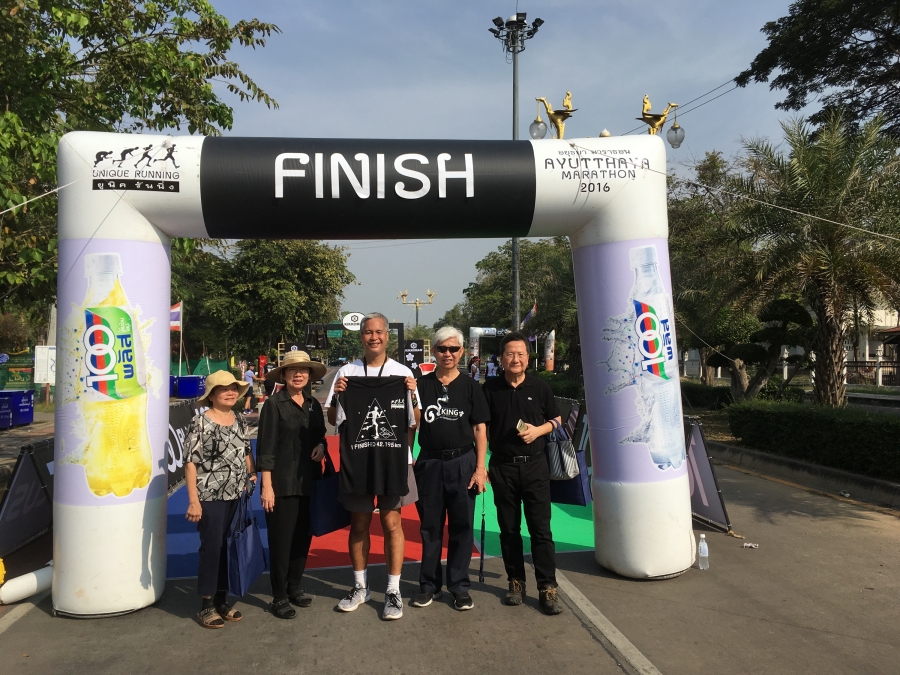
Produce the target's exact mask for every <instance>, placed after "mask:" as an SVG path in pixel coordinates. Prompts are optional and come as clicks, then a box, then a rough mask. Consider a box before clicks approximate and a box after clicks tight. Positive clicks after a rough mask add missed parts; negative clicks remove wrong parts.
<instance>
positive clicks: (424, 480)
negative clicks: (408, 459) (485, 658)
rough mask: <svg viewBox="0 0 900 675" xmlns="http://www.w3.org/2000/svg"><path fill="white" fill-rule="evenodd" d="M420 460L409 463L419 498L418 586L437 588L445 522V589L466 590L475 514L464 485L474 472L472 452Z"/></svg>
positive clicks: (432, 590)
mask: <svg viewBox="0 0 900 675" xmlns="http://www.w3.org/2000/svg"><path fill="white" fill-rule="evenodd" d="M419 458H420V459H417V460H416V463H415V466H413V473H415V476H416V488H417V489H418V491H419V501H417V502H416V508H417V509H418V511H419V520H420V521H421V525H422V527H421V529H420V532H421V534H422V568H421V571H420V572H419V587H420V590H421V591H422V592H424V593H437V592H438V591H439V590H441V587H442V586H443V584H442V583H441V579H442V576H443V575H442V574H441V540H442V539H443V537H444V520H445V519H446V521H447V530H448V545H447V590H448V591H450V592H451V593H454V594H459V593H467V592H468V591H469V587H470V586H471V584H470V582H469V563H470V562H471V561H472V546H473V544H474V543H475V539H474V536H473V534H472V519H473V517H474V516H475V492H474V491H472V490H469V489H468V488H467V486H468V485H469V481H470V480H471V479H472V474H473V473H475V464H476V462H477V457H476V455H475V452H474V451H472V452H468V453H466V454H465V455H462V456H460V457H456V458H454V459H448V460H446V461H444V460H441V459H422V455H421V454H420V455H419Z"/></svg>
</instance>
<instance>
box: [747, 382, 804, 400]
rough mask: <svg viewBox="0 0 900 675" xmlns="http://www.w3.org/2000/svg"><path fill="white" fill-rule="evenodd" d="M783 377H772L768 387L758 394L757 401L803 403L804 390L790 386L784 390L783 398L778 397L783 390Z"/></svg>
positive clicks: (767, 384) (767, 383)
mask: <svg viewBox="0 0 900 675" xmlns="http://www.w3.org/2000/svg"><path fill="white" fill-rule="evenodd" d="M782 382H783V380H782V379H781V375H772V377H770V378H769V381H768V382H766V386H765V387H763V388H762V390H761V391H760V392H759V394H757V396H756V400H757V401H786V402H789V403H803V388H802V387H792V386H790V385H788V386H787V388H786V389H785V390H784V392H783V393H782V395H781V398H779V397H778V390H779V389H780V388H781V383H782Z"/></svg>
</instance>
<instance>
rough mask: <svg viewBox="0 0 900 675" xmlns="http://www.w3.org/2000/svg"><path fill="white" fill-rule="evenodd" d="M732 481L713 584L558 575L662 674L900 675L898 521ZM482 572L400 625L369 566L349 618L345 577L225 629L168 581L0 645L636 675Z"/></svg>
mask: <svg viewBox="0 0 900 675" xmlns="http://www.w3.org/2000/svg"><path fill="white" fill-rule="evenodd" d="M719 477H720V483H721V487H722V491H723V493H724V496H725V499H726V503H727V505H728V509H729V514H730V516H731V519H732V521H733V522H734V525H735V530H736V531H737V532H738V533H740V534H743V535H745V536H746V537H747V538H746V539H745V540H739V539H733V538H730V537H726V536H725V535H723V534H720V533H716V532H712V531H709V530H706V531H707V539H708V540H709V546H710V569H709V570H708V571H703V572H701V571H700V570H697V569H691V570H689V571H688V572H687V573H686V574H684V575H682V576H681V577H678V578H676V579H670V580H666V581H654V582H648V581H634V580H630V579H624V578H621V577H618V576H616V575H614V574H611V573H609V572H606V571H605V570H603V569H601V568H600V567H599V566H598V565H597V564H596V563H595V562H594V560H593V553H592V552H581V553H566V554H560V555H559V560H558V562H559V567H560V569H561V570H563V571H564V572H565V574H566V576H567V577H568V579H569V581H571V582H572V583H573V584H574V585H575V586H576V587H577V588H578V589H579V590H580V591H581V593H583V594H584V595H585V596H586V597H587V598H588V600H590V602H592V603H593V604H594V605H595V606H596V607H597V608H598V609H599V610H600V611H601V612H602V613H603V614H604V615H605V616H606V618H607V619H609V620H610V621H611V622H612V623H613V624H614V625H615V626H616V627H617V628H618V630H619V631H621V632H622V633H623V634H624V635H625V636H626V637H627V638H628V640H630V641H631V643H632V644H633V645H634V646H635V647H636V648H637V649H638V650H640V652H642V653H643V655H644V656H645V657H647V658H648V659H649V660H650V662H652V663H653V664H654V665H655V666H656V667H657V668H658V669H659V671H660V672H662V673H664V674H666V675H673V674H680V673H684V674H688V673H690V674H691V675H694V674H696V673H709V674H716V675H720V674H721V675H732V674H733V675H739V674H741V675H743V674H745V673H810V674H813V673H815V674H821V673H885V674H888V673H897V672H898V670H900V668H898V665H897V664H898V663H900V607H898V597H900V558H898V556H897V554H896V551H897V549H898V546H900V518H898V517H897V516H894V515H890V514H886V513H883V512H878V511H873V510H869V509H867V508H864V507H863V506H858V505H854V504H850V503H845V502H842V501H836V500H833V499H829V498H827V497H823V496H819V495H815V494H812V493H809V492H806V491H804V490H801V489H797V488H794V487H789V486H786V485H783V484H780V483H776V482H772V481H769V480H766V479H763V478H759V477H756V476H750V475H747V474H744V473H740V472H738V471H734V470H731V469H728V468H724V467H720V468H719ZM701 531H704V530H703V529H700V528H698V532H701ZM744 541H746V542H753V543H757V544H759V548H758V549H756V550H751V549H744V548H743V547H742V545H743V543H744ZM476 566H477V561H475V562H474V564H473V570H472V572H473V575H474V574H475V573H476V570H477V567H476ZM486 573H487V574H486V583H485V584H479V583H477V582H476V583H474V584H473V592H472V595H473V598H474V599H475V604H476V607H475V609H474V610H473V611H471V612H464V613H460V612H456V611H454V610H453V609H452V608H451V607H450V606H449V604H448V603H447V601H446V600H445V601H442V602H436V603H435V604H434V605H432V606H431V607H428V608H425V609H415V608H412V607H408V606H407V607H406V608H405V609H404V617H403V619H401V620H400V621H397V622H390V623H385V622H382V621H380V620H379V614H380V611H381V607H382V605H381V603H382V601H383V596H382V595H381V591H383V589H384V587H385V583H386V577H385V571H384V568H383V567H373V568H371V570H370V575H371V585H372V587H373V589H374V591H376V592H375V593H373V600H372V602H371V603H370V604H369V605H366V606H364V607H362V608H360V609H359V610H358V611H357V612H356V613H354V614H350V615H345V614H341V613H338V612H336V611H335V609H334V606H335V604H336V603H337V601H338V600H339V599H340V597H342V595H343V594H344V593H345V592H346V590H347V589H348V587H349V584H350V581H351V578H350V573H349V571H348V570H347V569H333V570H317V571H313V572H311V573H310V574H309V575H308V581H307V589H308V591H310V592H311V593H313V594H314V595H315V596H316V600H315V602H314V603H313V605H312V607H311V608H309V609H308V610H301V611H300V616H299V617H298V618H297V619H296V620H294V621H279V620H277V619H275V618H273V617H272V616H271V615H269V614H268V613H267V612H266V609H265V607H266V603H267V602H268V601H269V599H270V596H269V595H268V592H269V589H268V578H267V577H265V576H264V577H262V578H261V579H260V580H259V581H258V582H257V584H256V585H255V586H254V587H253V589H252V591H251V593H250V595H249V596H248V597H247V598H245V599H244V600H243V601H242V602H241V608H242V610H243V611H245V613H246V618H245V619H244V621H242V622H241V623H239V624H234V625H228V626H226V627H225V629H223V630H220V631H206V630H203V629H202V628H200V627H199V626H198V625H197V624H196V623H194V620H193V617H194V613H195V612H196V611H197V605H198V599H197V596H196V592H195V589H194V582H193V581H191V580H186V581H176V582H170V583H169V584H168V586H167V589H166V593H165V595H164V597H163V599H162V600H160V602H158V603H157V604H156V605H155V606H153V607H149V608H146V609H144V610H141V611H139V612H135V613H133V614H130V615H127V616H123V617H118V618H111V619H100V620H94V621H79V620H71V619H62V618H53V617H51V616H50V602H49V600H45V601H43V602H42V603H40V604H39V605H38V607H37V608H36V609H34V610H32V611H30V612H29V613H28V614H26V615H25V616H24V617H23V618H21V619H19V620H18V621H16V622H15V623H14V624H12V625H11V626H10V627H9V628H8V629H7V630H6V631H5V632H4V633H2V634H0V655H2V663H3V668H2V672H3V673H4V675H14V674H17V673H82V672H91V673H122V672H128V673H150V672H154V673H155V672H186V671H187V670H198V669H199V670H202V669H203V663H202V661H203V659H211V663H210V666H211V667H214V668H216V669H221V668H228V669H229V670H237V669H245V670H251V671H261V672H266V673H294V672H297V673H314V672H318V673H323V674H331V673H334V674H336V675H343V674H345V673H363V672H366V673H370V672H375V673H417V674H420V673H449V674H452V675H464V674H467V673H478V674H479V675H483V674H485V673H525V674H528V673H535V674H538V673H539V674H541V675H545V674H546V673H552V672H565V673H566V674H567V675H568V674H569V673H576V674H580V673H585V674H588V673H590V674H592V675H596V674H600V675H602V674H603V673H612V672H631V671H629V670H628V669H627V667H626V666H621V667H620V666H618V665H617V658H616V657H617V656H618V655H617V654H616V653H615V652H614V651H613V652H612V653H611V652H610V651H607V648H608V647H609V645H608V643H607V642H606V641H605V640H604V637H603V636H602V635H601V634H599V632H598V631H597V630H596V629H595V628H594V627H593V625H592V624H591V623H590V622H589V621H587V620H586V618H585V617H584V616H583V615H582V614H581V613H580V611H578V610H577V608H575V606H574V605H573V603H571V602H570V601H568V600H566V602H567V608H566V611H565V612H564V613H563V614H562V615H561V616H558V617H547V616H544V615H543V614H541V613H540V611H539V609H538V607H537V602H536V600H535V599H534V598H533V597H529V599H528V603H527V605H526V606H525V607H519V608H511V607H506V606H504V605H502V603H501V598H502V594H503V592H504V589H505V580H504V579H503V577H502V569H501V565H500V561H499V560H497V559H489V560H488V561H487V564H486ZM417 574H418V565H417V564H415V563H409V564H407V565H406V566H405V567H404V571H403V582H402V592H403V595H404V597H405V598H407V600H408V599H409V598H410V597H411V596H412V594H413V593H414V592H415V590H416V583H415V580H416V578H417ZM476 578H477V577H476ZM529 581H530V585H531V587H533V579H531V578H530V576H529ZM25 654H27V655H28V656H24V655H25Z"/></svg>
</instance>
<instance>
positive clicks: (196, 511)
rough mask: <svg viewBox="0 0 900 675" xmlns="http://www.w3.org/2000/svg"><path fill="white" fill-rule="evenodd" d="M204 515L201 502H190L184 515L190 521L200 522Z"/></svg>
mask: <svg viewBox="0 0 900 675" xmlns="http://www.w3.org/2000/svg"><path fill="white" fill-rule="evenodd" d="M202 515H203V509H201V508H200V502H190V503H189V504H188V509H187V513H185V514H184V517H185V518H187V519H188V522H190V523H199V522H200V516H202Z"/></svg>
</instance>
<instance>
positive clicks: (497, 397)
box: [482, 375, 559, 459]
mask: <svg viewBox="0 0 900 675" xmlns="http://www.w3.org/2000/svg"><path fill="white" fill-rule="evenodd" d="M482 391H484V396H485V398H487V402H488V407H489V408H490V411H491V422H490V431H489V435H488V440H489V442H490V450H491V457H497V458H499V459H507V458H509V457H513V456H515V455H536V454H538V453H541V452H543V451H544V445H545V442H546V438H547V437H546V436H541V437H540V438H538V439H537V440H535V441H534V443H531V444H528V443H525V442H524V441H522V439H521V438H519V432H518V431H516V424H517V423H518V421H519V420H522V421H523V422H527V423H528V424H533V425H534V426H536V427H539V426H541V425H542V424H546V423H547V422H549V421H550V420H552V419H553V418H555V417H559V408H558V407H557V405H556V398H555V397H554V396H553V390H552V389H550V385H549V384H547V383H546V382H544V381H543V380H541V379H540V378H537V377H534V376H533V375H525V379H524V381H523V382H522V383H521V384H520V385H519V386H518V387H513V386H512V385H510V384H509V382H507V381H506V377H504V376H503V375H501V376H499V377H494V378H491V379H490V380H488V381H487V382H485V383H484V386H483V387H482Z"/></svg>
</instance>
